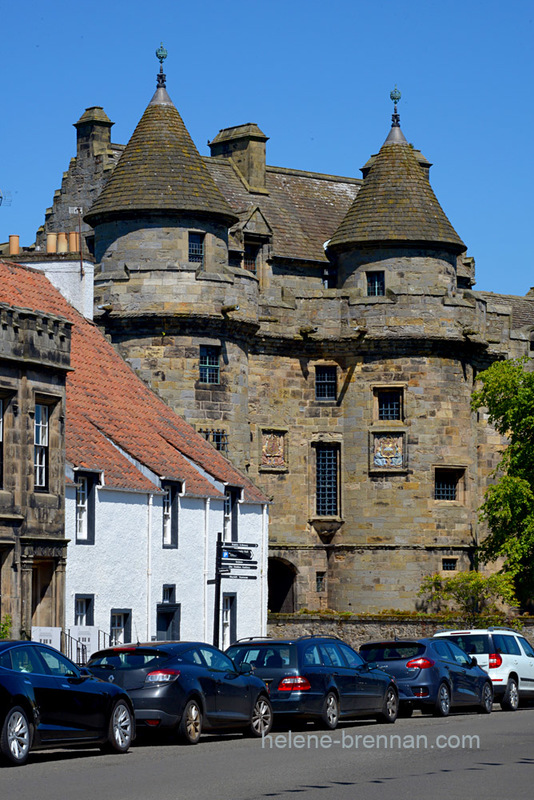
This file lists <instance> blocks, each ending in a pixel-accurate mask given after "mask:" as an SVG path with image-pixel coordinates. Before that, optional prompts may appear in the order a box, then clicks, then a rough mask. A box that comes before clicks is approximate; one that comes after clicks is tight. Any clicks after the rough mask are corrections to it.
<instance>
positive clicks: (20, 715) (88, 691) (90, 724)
mask: <svg viewBox="0 0 534 800" xmlns="http://www.w3.org/2000/svg"><path fill="white" fill-rule="evenodd" d="M0 728H1V735H0V753H1V755H2V758H3V760H4V761H5V762H7V763H8V764H15V765H17V764H18V765H21V764H24V763H25V762H26V761H27V760H28V756H29V753H30V750H38V749H39V750H42V749H44V748H50V747H65V746H67V745H80V744H83V745H93V744H96V745H100V746H101V748H102V749H103V750H107V751H110V752H116V753H125V752H126V751H127V750H128V748H129V747H130V744H131V742H132V740H133V738H134V735H135V722H134V716H133V708H132V704H131V701H130V699H129V697H128V695H127V694H126V692H125V691H124V690H123V689H120V688H119V687H118V686H113V685H112V684H109V683H108V684H104V683H102V681H99V680H97V679H96V678H95V677H94V676H93V675H91V673H90V672H89V671H88V670H85V669H80V668H79V667H77V666H76V664H74V663H73V662H72V661H70V660H69V659H68V658H66V657H65V656H64V655H63V654H62V653H59V652H58V651H57V650H55V649H54V648H53V647H48V646H47V645H43V644H39V643H37V642H22V641H3V642H0Z"/></svg>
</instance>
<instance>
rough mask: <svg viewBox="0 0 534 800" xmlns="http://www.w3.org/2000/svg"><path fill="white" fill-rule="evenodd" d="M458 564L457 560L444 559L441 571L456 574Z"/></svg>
mask: <svg viewBox="0 0 534 800" xmlns="http://www.w3.org/2000/svg"><path fill="white" fill-rule="evenodd" d="M457 564H458V559H457V558H442V559H441V569H442V570H443V571H444V572H455V571H456V565H457Z"/></svg>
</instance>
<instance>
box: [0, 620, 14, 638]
mask: <svg viewBox="0 0 534 800" xmlns="http://www.w3.org/2000/svg"><path fill="white" fill-rule="evenodd" d="M11 622H12V620H11V617H10V616H9V614H6V615H5V616H4V617H2V619H1V620H0V639H9V637H10V636H11Z"/></svg>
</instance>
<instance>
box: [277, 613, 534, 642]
mask: <svg viewBox="0 0 534 800" xmlns="http://www.w3.org/2000/svg"><path fill="white" fill-rule="evenodd" d="M458 627H462V628H463V627H465V623H463V622H461V621H454V620H452V621H448V622H447V624H444V623H443V621H441V620H437V619H432V618H431V617H429V618H428V619H413V618H410V617H385V616H384V617H373V616H369V617H358V616H356V615H355V616H352V617H345V618H340V617H334V616H332V617H327V616H313V615H311V614H310V615H307V614H306V615H304V614H302V615H300V614H299V615H294V614H269V619H268V624H267V632H268V635H269V636H272V637H273V638H275V639H285V638H297V637H299V636H311V635H313V636H337V637H339V638H340V639H343V640H344V641H345V642H347V643H348V644H350V645H351V647H354V649H355V650H357V649H358V648H359V647H360V645H362V644H364V643H365V642H372V641H375V640H377V639H388V640H390V639H395V638H398V639H404V638H406V639H412V638H415V639H421V638H424V637H427V636H433V635H434V633H436V631H438V630H446V629H449V630H450V629H452V628H458ZM521 632H522V633H523V635H524V636H526V637H527V639H529V640H530V641H531V642H534V618H533V617H529V618H526V619H525V620H524V622H523V627H522V629H521Z"/></svg>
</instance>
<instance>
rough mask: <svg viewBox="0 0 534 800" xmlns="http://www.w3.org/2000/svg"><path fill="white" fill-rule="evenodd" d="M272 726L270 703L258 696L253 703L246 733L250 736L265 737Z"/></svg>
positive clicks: (263, 697) (262, 696)
mask: <svg viewBox="0 0 534 800" xmlns="http://www.w3.org/2000/svg"><path fill="white" fill-rule="evenodd" d="M272 726H273V709H272V706H271V703H270V701H269V700H268V699H267V698H266V697H265V696H264V695H260V697H258V699H257V700H256V702H255V703H254V708H253V709H252V717H251V720H250V726H249V727H248V729H247V730H248V733H249V735H250V736H256V737H258V738H261V737H263V736H267V734H268V733H269V731H270V730H271V728H272Z"/></svg>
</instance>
